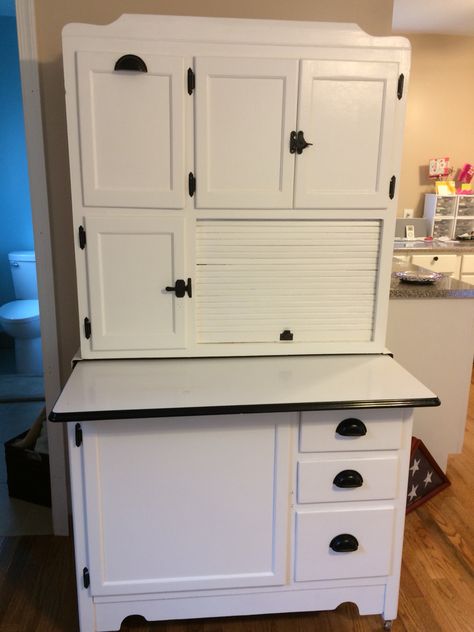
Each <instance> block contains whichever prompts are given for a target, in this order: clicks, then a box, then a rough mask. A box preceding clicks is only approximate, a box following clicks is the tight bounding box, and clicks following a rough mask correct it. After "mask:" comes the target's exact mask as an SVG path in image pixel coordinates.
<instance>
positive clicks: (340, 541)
mask: <svg viewBox="0 0 474 632" xmlns="http://www.w3.org/2000/svg"><path fill="white" fill-rule="evenodd" d="M329 546H330V548H331V549H332V550H333V551H335V552H336V553H352V552H354V551H357V549H358V548H359V542H358V541H357V538H356V537H355V536H353V535H351V534H350V533H340V534H339V535H336V537H334V538H333V539H332V540H331V542H330V543H329Z"/></svg>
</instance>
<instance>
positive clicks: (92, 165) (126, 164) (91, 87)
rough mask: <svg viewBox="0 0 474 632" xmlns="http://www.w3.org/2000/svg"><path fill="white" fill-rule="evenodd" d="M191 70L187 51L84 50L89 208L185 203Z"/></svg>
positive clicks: (80, 94)
mask: <svg viewBox="0 0 474 632" xmlns="http://www.w3.org/2000/svg"><path fill="white" fill-rule="evenodd" d="M184 72H185V71H184V62H183V59H182V58H180V57H165V56H159V55H154V54H146V55H142V56H138V55H133V54H131V53H127V52H126V51H123V50H122V51H120V52H108V51H100V52H85V51H79V52H78V53H77V99H78V114H79V140H80V167H81V190H82V198H83V200H82V201H83V205H84V206H85V207H90V206H101V207H104V206H106V207H115V208H119V207H135V208H182V207H183V206H184V200H185V175H184V142H185V139H184V98H185V91H184Z"/></svg>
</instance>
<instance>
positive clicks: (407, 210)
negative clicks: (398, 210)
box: [403, 208, 414, 219]
mask: <svg viewBox="0 0 474 632" xmlns="http://www.w3.org/2000/svg"><path fill="white" fill-rule="evenodd" d="M413 215H414V213H413V209H412V208H405V209H403V217H404V218H405V219H406V218H410V217H413Z"/></svg>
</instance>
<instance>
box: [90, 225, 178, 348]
mask: <svg viewBox="0 0 474 632" xmlns="http://www.w3.org/2000/svg"><path fill="white" fill-rule="evenodd" d="M85 227H86V234H87V246H86V249H85V252H86V257H87V276H88V283H89V303H90V321H91V338H90V343H91V351H104V350H132V349H137V350H139V349H178V348H183V347H185V345H186V341H185V313H186V305H187V301H189V300H190V297H189V296H188V295H187V294H185V296H183V297H181V298H178V297H177V296H176V294H175V293H174V292H169V291H167V290H166V287H173V286H174V285H175V282H176V281H177V280H178V279H182V280H184V281H187V276H186V275H185V271H184V243H183V242H184V220H183V219H182V218H179V217H137V216H136V215H128V216H111V215H110V216H107V217H97V216H93V217H88V218H86V221H85Z"/></svg>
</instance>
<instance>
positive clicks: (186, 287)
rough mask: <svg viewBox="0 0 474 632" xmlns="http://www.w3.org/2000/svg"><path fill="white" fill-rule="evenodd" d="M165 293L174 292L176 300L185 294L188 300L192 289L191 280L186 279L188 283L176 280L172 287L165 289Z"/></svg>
mask: <svg viewBox="0 0 474 632" xmlns="http://www.w3.org/2000/svg"><path fill="white" fill-rule="evenodd" d="M165 290H166V291H167V292H174V293H175V294H176V297H177V298H183V296H184V295H185V294H187V295H188V296H189V298H191V297H192V295H193V289H192V285H191V279H189V278H188V282H187V283H186V282H185V281H184V279H178V280H177V281H176V283H175V284H174V286H173V287H169V286H168V287H165Z"/></svg>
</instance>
